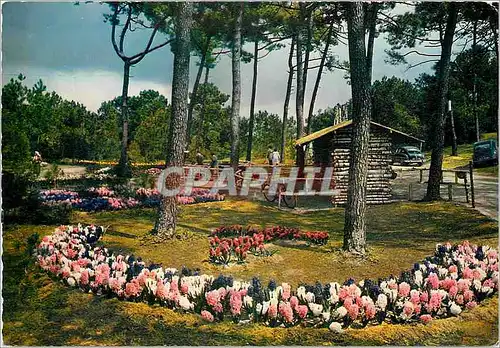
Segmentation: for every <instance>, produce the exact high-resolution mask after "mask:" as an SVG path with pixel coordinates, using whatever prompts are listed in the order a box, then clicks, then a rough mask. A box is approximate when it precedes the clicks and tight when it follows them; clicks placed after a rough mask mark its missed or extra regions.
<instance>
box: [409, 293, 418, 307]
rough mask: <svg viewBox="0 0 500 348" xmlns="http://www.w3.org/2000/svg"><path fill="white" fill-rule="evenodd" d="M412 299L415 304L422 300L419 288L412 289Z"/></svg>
mask: <svg viewBox="0 0 500 348" xmlns="http://www.w3.org/2000/svg"><path fill="white" fill-rule="evenodd" d="M410 301H411V303H413V304H414V305H416V304H418V303H419V302H420V294H419V292H418V291H417V290H411V291H410Z"/></svg>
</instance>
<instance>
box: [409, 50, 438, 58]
mask: <svg viewBox="0 0 500 348" xmlns="http://www.w3.org/2000/svg"><path fill="white" fill-rule="evenodd" d="M412 53H415V54H417V55H419V56H424V57H440V56H441V54H430V53H422V52H419V51H417V50H412V51H408V52H406V53H405V54H402V55H401V56H402V57H406V56H408V55H410V54H412Z"/></svg>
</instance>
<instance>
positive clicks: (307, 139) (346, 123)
mask: <svg viewBox="0 0 500 348" xmlns="http://www.w3.org/2000/svg"><path fill="white" fill-rule="evenodd" d="M370 123H371V125H372V126H377V127H380V128H382V129H385V130H386V131H388V132H390V133H396V134H398V135H402V136H404V137H407V138H409V139H412V140H413V141H416V142H419V143H424V142H425V140H422V139H419V138H417V137H414V136H412V135H409V134H406V133H404V132H401V131H399V130H397V129H394V128H391V127H387V126H384V125H383V124H380V123H377V122H373V121H370ZM351 124H352V120H349V121H344V122H341V123H339V124H336V125H333V126H330V127H326V128H323V129H321V130H319V131H317V132H314V133H311V134H309V135H306V136H305V137H302V138H300V139H297V140H296V141H295V146H301V145H306V144H308V143H310V142H311V141H313V140H316V139H318V138H321V137H323V136H325V135H327V134H330V133H331V132H335V131H336V130H339V129H342V128H345V127H348V126H350V125H351Z"/></svg>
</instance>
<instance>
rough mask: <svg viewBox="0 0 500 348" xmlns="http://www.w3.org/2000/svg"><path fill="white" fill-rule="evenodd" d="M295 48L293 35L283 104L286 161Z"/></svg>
mask: <svg viewBox="0 0 500 348" xmlns="http://www.w3.org/2000/svg"><path fill="white" fill-rule="evenodd" d="M294 49H295V37H292V44H291V46H290V53H289V55H288V81H287V83H286V95H285V104H284V106H283V123H282V124H281V150H280V153H281V161H282V162H285V146H286V127H287V124H286V123H287V120H288V105H289V104H290V94H291V93H292V83H293V51H294Z"/></svg>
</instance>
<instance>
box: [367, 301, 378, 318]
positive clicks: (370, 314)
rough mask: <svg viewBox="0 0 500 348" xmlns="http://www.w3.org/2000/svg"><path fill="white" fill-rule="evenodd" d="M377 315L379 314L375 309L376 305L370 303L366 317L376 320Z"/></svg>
mask: <svg viewBox="0 0 500 348" xmlns="http://www.w3.org/2000/svg"><path fill="white" fill-rule="evenodd" d="M375 314H377V310H376V308H375V305H374V304H373V303H368V304H367V305H366V307H365V316H366V319H368V320H369V319H373V318H375Z"/></svg>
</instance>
